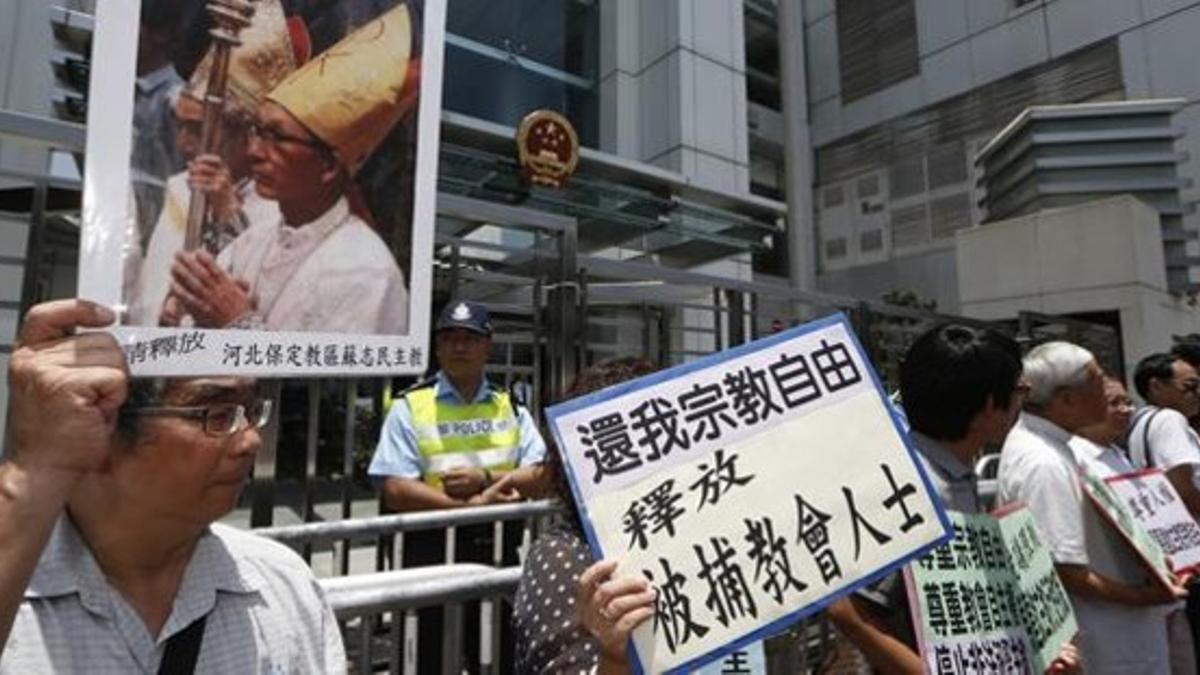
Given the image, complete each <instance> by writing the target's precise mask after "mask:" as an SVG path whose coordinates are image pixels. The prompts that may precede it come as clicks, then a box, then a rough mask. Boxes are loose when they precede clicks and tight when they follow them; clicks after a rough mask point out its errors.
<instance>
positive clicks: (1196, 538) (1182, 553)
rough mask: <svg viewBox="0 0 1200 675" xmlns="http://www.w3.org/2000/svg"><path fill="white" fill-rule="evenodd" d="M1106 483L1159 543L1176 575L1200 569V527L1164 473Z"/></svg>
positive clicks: (1156, 471) (1150, 471)
mask: <svg viewBox="0 0 1200 675" xmlns="http://www.w3.org/2000/svg"><path fill="white" fill-rule="evenodd" d="M1105 482H1106V483H1108V485H1109V487H1111V488H1112V489H1113V491H1114V492H1116V493H1117V495H1118V496H1119V497H1120V499H1121V501H1122V502H1123V503H1124V505H1125V506H1126V508H1127V510H1128V512H1129V513H1130V514H1131V515H1132V516H1133V518H1134V519H1135V520H1137V521H1138V522H1139V523H1141V525H1142V527H1144V528H1145V529H1146V532H1148V533H1149V534H1150V536H1151V537H1152V538H1153V539H1154V540H1155V541H1156V542H1158V545H1159V546H1160V547H1161V548H1162V550H1163V553H1165V554H1166V555H1167V557H1168V558H1170V559H1171V566H1172V567H1173V568H1174V570H1175V571H1176V572H1179V571H1181V570H1194V569H1197V568H1198V567H1200V525H1197V524H1196V519H1195V518H1193V517H1192V514H1191V513H1190V512H1188V510H1187V507H1186V506H1184V504H1183V500H1182V499H1180V497H1179V493H1178V492H1176V491H1175V486H1173V485H1171V481H1170V480H1168V479H1167V477H1166V475H1164V474H1163V472H1162V471H1160V470H1159V469H1147V470H1145V471H1138V472H1135V473H1128V474H1124V475H1120V476H1112V477H1111V478H1107V479H1105Z"/></svg>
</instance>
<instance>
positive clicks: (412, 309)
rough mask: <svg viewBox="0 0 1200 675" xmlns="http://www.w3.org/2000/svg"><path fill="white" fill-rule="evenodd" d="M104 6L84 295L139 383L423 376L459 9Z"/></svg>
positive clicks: (280, 2)
mask: <svg viewBox="0 0 1200 675" xmlns="http://www.w3.org/2000/svg"><path fill="white" fill-rule="evenodd" d="M96 10H97V14H96V30H95V38H94V46H93V58H92V63H93V67H92V74H91V77H92V80H91V84H90V93H89V102H88V108H89V109H88V127H87V153H86V162H85V168H84V171H85V175H84V184H85V188H84V204H83V235H82V237H81V240H82V244H81V252H80V253H81V255H80V265H79V268H80V277H79V295H80V296H81V297H85V298H88V299H90V300H95V301H98V302H101V303H103V304H106V305H109V306H111V307H114V308H116V309H117V310H118V312H119V315H120V317H121V319H120V322H119V325H117V326H114V327H113V328H112V329H111V330H112V332H113V333H114V334H115V335H116V337H117V339H118V340H119V341H120V343H121V344H122V346H123V348H124V350H125V353H126V356H127V359H128V362H129V366H130V370H131V372H132V373H133V374H134V375H199V374H209V375H211V374H236V375H247V376H255V375H259V376H261V375H277V376H285V375H310V376H325V375H384V374H401V373H419V372H423V371H424V370H425V368H426V367H427V365H428V363H427V361H428V354H426V353H425V352H426V351H427V347H426V345H427V344H428V331H429V316H428V307H429V304H430V290H431V289H430V283H431V282H430V279H431V273H430V265H431V260H430V259H431V255H432V240H433V228H434V209H435V203H434V201H435V196H436V178H437V147H438V128H439V118H440V106H441V88H442V50H443V45H444V30H445V12H446V9H445V0H341V1H339V2H312V1H311V0H140V1H139V0H105V2H100V3H97V7H96ZM131 37H133V39H130V38H131Z"/></svg>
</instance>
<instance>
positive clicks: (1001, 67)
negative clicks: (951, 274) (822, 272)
mask: <svg viewBox="0 0 1200 675" xmlns="http://www.w3.org/2000/svg"><path fill="white" fill-rule="evenodd" d="M915 2H916V12H917V33H918V45H919V47H918V49H919V55H920V74H919V75H918V76H917V77H913V78H910V79H908V80H906V81H904V82H901V83H899V84H896V85H894V86H892V87H889V88H887V89H885V90H883V91H880V92H877V93H875V94H872V95H870V96H867V97H865V98H862V99H859V100H856V101H854V102H852V103H850V104H849V105H842V102H841V97H840V84H839V69H838V58H837V53H838V52H837V22H836V13H835V6H836V3H835V1H834V0H805V21H806V29H805V32H806V41H807V46H808V53H809V61H808V62H809V76H808V77H809V84H810V100H809V105H810V113H809V117H810V119H811V121H812V137H813V145H814V146H821V145H824V144H827V143H829V142H831V141H833V140H836V139H839V138H843V137H845V136H848V135H850V134H852V133H854V132H856V131H861V130H863V129H866V128H869V127H871V126H874V125H876V124H878V123H880V122H882V121H885V120H888V119H892V118H894V117H898V116H900V115H904V114H907V113H910V112H913V111H916V110H919V109H921V108H924V107H926V106H928V105H931V104H934V103H937V102H939V101H942V100H945V99H947V98H950V97H952V96H955V95H958V94H962V93H964V92H967V91H970V90H971V89H974V88H976V87H978V86H980V85H983V84H986V83H988V82H991V81H993V80H996V79H999V78H1001V77H1004V76H1007V75H1011V74H1013V73H1016V72H1019V71H1021V70H1023V69H1026V68H1029V67H1031V66H1034V65H1037V64H1039V63H1044V62H1046V61H1050V60H1053V59H1055V58H1058V57H1060V56H1062V55H1063V54H1066V53H1069V52H1071V51H1073V50H1076V49H1079V48H1081V47H1084V46H1086V45H1089V44H1093V43H1096V42H1098V41H1101V40H1104V39H1108V38H1112V37H1114V36H1115V37H1117V39H1118V45H1119V50H1120V58H1121V73H1122V78H1123V82H1124V86H1125V93H1126V96H1127V97H1128V98H1130V99H1136V98H1170V97H1182V98H1184V99H1186V100H1187V101H1188V105H1187V107H1186V108H1185V109H1184V110H1183V111H1182V112H1180V113H1179V114H1178V115H1177V117H1176V120H1177V122H1178V123H1179V124H1180V125H1181V126H1183V127H1184V129H1185V130H1186V132H1187V133H1186V136H1185V137H1184V138H1183V139H1181V140H1180V142H1179V144H1178V148H1179V149H1180V150H1183V151H1185V152H1187V153H1188V158H1187V160H1185V162H1184V163H1183V164H1182V166H1181V168H1180V171H1181V175H1182V176H1183V177H1185V178H1190V179H1192V186H1191V187H1190V188H1189V189H1187V190H1186V191H1185V192H1184V195H1183V196H1184V199H1185V200H1186V201H1196V200H1200V69H1197V68H1196V64H1195V47H1194V41H1195V36H1197V35H1200V0H1040V1H1035V2H1032V3H1029V4H1027V5H1025V6H1023V7H1019V8H1018V7H1015V4H1016V3H1015V2H1014V1H1013V0H915ZM1185 223H1186V224H1188V225H1189V226H1191V227H1197V226H1200V215H1192V216H1189V217H1188V218H1186V220H1185ZM1190 251H1191V252H1192V253H1193V254H1197V253H1200V245H1197V244H1192V245H1191V247H1190Z"/></svg>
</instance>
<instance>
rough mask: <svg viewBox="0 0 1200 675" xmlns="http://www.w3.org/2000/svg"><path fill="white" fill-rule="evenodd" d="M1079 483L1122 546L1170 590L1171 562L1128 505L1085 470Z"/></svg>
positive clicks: (1080, 473)
mask: <svg viewBox="0 0 1200 675" xmlns="http://www.w3.org/2000/svg"><path fill="white" fill-rule="evenodd" d="M1079 483H1080V486H1081V487H1082V488H1083V491H1084V494H1086V495H1087V496H1088V500H1089V501H1091V502H1092V506H1094V507H1095V508H1096V510H1097V511H1098V512H1099V514H1100V516H1101V517H1102V518H1103V519H1104V521H1105V522H1107V523H1108V524H1109V526H1110V527H1112V530H1113V532H1115V533H1116V534H1117V535H1118V536H1119V537H1120V539H1121V540H1122V541H1124V543H1125V545H1126V546H1128V547H1129V550H1131V551H1132V553H1133V554H1134V555H1136V556H1137V558H1138V560H1140V561H1141V563H1142V564H1143V565H1144V566H1145V567H1146V569H1147V571H1149V572H1150V573H1151V574H1153V575H1154V578H1155V579H1156V580H1157V581H1158V583H1159V584H1161V585H1162V587H1163V588H1164V590H1168V591H1169V590H1170V589H1171V584H1172V581H1173V580H1172V578H1171V563H1170V561H1169V560H1168V559H1167V556H1166V554H1165V553H1164V551H1163V549H1162V546H1160V545H1159V544H1158V541H1156V540H1155V539H1154V537H1152V536H1151V535H1150V533H1149V532H1147V531H1146V528H1145V527H1144V526H1143V525H1142V524H1141V521H1139V520H1138V519H1137V518H1135V517H1134V516H1133V514H1132V513H1131V512H1130V509H1129V507H1128V505H1127V504H1126V503H1125V501H1124V500H1122V499H1121V497H1120V495H1118V494H1117V492H1116V491H1115V490H1113V489H1112V488H1111V487H1110V486H1109V484H1108V483H1106V482H1104V481H1103V480H1101V479H1100V478H1099V477H1098V476H1096V475H1094V474H1093V473H1092V472H1091V471H1089V470H1087V469H1086V468H1081V469H1080V471H1079Z"/></svg>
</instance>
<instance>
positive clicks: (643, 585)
mask: <svg viewBox="0 0 1200 675" xmlns="http://www.w3.org/2000/svg"><path fill="white" fill-rule="evenodd" d="M616 569H617V561H615V560H603V561H601V562H598V563H595V564H594V565H592V566H591V567H589V568H587V570H585V571H584V572H583V574H581V575H580V576H579V587H578V589H577V591H576V598H577V603H578V607H579V617H580V621H581V623H583V625H584V627H585V628H587V630H588V632H589V633H591V634H592V636H593V637H595V638H596V640H597V641H598V642H599V643H600V667H599V670H598V673H600V674H601V675H607V674H611V673H628V672H630V671H629V661H628V659H627V658H626V656H625V647H626V645H627V644H628V643H629V636H630V635H631V634H632V633H633V631H634V629H635V628H637V627H638V626H640V625H642V622H644V621H646V620H647V619H649V618H650V617H652V616H654V608H655V600H656V599H657V597H658V595H657V593H656V592H655V590H654V588H652V587H651V586H650V582H649V581H648V580H646V579H644V578H642V577H626V578H620V579H618V578H616V577H614V576H613V573H614V572H616Z"/></svg>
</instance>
